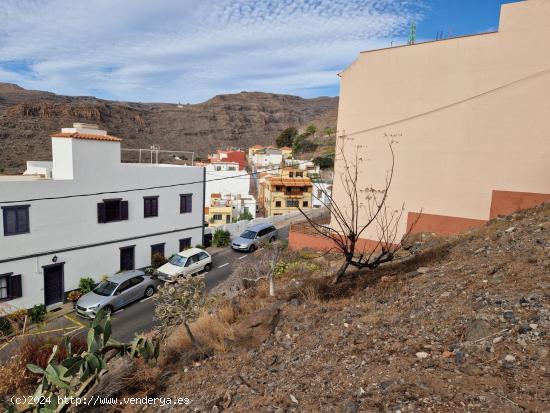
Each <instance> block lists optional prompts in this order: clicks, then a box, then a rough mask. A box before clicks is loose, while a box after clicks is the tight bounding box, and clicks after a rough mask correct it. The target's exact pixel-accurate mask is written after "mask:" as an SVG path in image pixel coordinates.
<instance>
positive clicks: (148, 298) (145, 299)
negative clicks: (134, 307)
mask: <svg viewBox="0 0 550 413" xmlns="http://www.w3.org/2000/svg"><path fill="white" fill-rule="evenodd" d="M151 298H153V296H151V297H147V298H144V299H143V300H139V302H140V303H142V302H144V301H147V300H150V299H151Z"/></svg>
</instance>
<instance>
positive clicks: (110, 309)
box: [103, 305, 113, 315]
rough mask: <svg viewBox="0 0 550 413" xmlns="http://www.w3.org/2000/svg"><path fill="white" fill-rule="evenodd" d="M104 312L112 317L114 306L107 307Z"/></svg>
mask: <svg viewBox="0 0 550 413" xmlns="http://www.w3.org/2000/svg"><path fill="white" fill-rule="evenodd" d="M103 311H104V312H105V315H111V314H113V306H111V305H106V306H105V307H103Z"/></svg>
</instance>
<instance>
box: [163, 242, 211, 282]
mask: <svg viewBox="0 0 550 413" xmlns="http://www.w3.org/2000/svg"><path fill="white" fill-rule="evenodd" d="M211 268H212V257H211V256H210V254H209V253H207V252H206V251H204V250H201V249H200V248H189V249H186V250H184V251H181V252H178V253H177V254H174V255H172V256H171V257H170V259H169V260H168V262H167V263H166V264H164V265H163V266H162V267H160V268H158V269H157V276H158V277H159V279H161V280H163V281H165V282H174V281H176V279H177V278H178V277H180V276H181V277H186V276H188V275H196V274H197V273H199V272H200V271H210V269H211Z"/></svg>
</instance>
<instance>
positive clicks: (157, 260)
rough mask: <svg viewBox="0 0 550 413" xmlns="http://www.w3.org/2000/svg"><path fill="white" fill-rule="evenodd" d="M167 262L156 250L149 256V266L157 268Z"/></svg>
mask: <svg viewBox="0 0 550 413" xmlns="http://www.w3.org/2000/svg"><path fill="white" fill-rule="evenodd" d="M167 262H168V259H167V258H166V257H165V256H164V255H162V254H159V253H158V252H156V253H154V254H153V256H152V257H151V267H153V268H159V267H162V266H163V265H164V264H166V263H167Z"/></svg>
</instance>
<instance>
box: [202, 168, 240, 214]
mask: <svg viewBox="0 0 550 413" xmlns="http://www.w3.org/2000/svg"><path fill="white" fill-rule="evenodd" d="M249 191H250V175H249V174H247V172H246V171H214V172H212V171H208V170H207V171H206V200H205V203H206V206H207V207H209V206H210V194H215V193H217V194H224V193H232V194H248V193H249Z"/></svg>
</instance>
